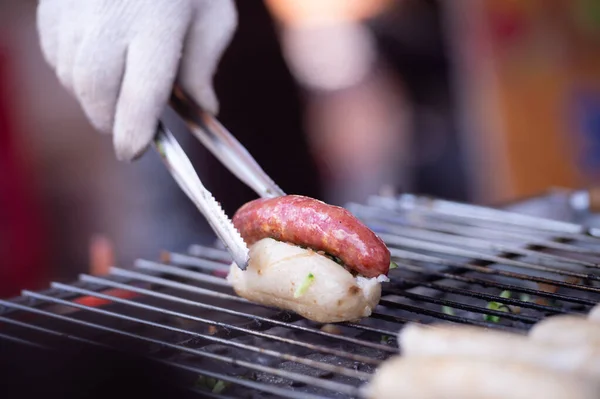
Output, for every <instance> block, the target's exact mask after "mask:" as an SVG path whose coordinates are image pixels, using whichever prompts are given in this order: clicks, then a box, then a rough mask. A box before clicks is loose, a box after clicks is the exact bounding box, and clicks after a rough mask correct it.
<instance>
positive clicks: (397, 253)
mask: <svg viewBox="0 0 600 399" xmlns="http://www.w3.org/2000/svg"><path fill="white" fill-rule="evenodd" d="M413 244H414V245H415V246H420V247H423V248H422V249H425V250H428V249H429V250H431V249H434V248H437V247H438V246H437V245H433V246H428V245H421V244H419V243H418V241H416V242H415V243H413ZM452 250H453V249H452V248H450V247H448V252H451V251H452ZM390 252H391V254H392V257H394V258H398V259H404V260H407V259H408V260H414V261H417V262H425V263H433V264H437V265H442V266H450V267H455V268H460V269H468V270H471V271H475V272H479V273H482V274H489V275H497V276H503V277H510V278H514V279H517V280H522V281H523V280H525V281H534V282H537V283H544V284H548V285H555V286H559V287H566V288H571V289H574V290H579V291H589V292H595V293H600V289H599V288H595V287H588V286H583V285H578V284H572V283H567V282H564V281H560V280H554V279H549V278H544V277H536V276H531V275H528V274H522V273H513V272H507V271H504V270H496V269H491V268H489V267H484V266H478V265H475V264H472V263H459V262H454V261H449V260H446V259H443V258H436V257H433V256H429V255H423V254H420V253H416V252H409V251H403V250H398V249H396V248H391V249H390ZM456 252H459V251H458V250H457V251H456ZM454 255H458V254H457V253H455V254H454ZM462 255H463V256H466V254H465V253H462ZM487 258H488V259H487V260H488V261H489V262H493V263H505V260H504V259H502V258H500V257H497V256H489V257H487ZM513 266H514V264H513Z"/></svg>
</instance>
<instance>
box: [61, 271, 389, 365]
mask: <svg viewBox="0 0 600 399" xmlns="http://www.w3.org/2000/svg"><path fill="white" fill-rule="evenodd" d="M80 278H81V280H82V281H88V282H95V283H98V284H103V285H104V286H106V287H114V288H121V289H124V290H128V291H132V292H137V293H139V294H143V295H147V296H151V297H155V298H161V299H164V300H167V301H173V302H178V303H181V304H186V305H190V306H195V307H199V308H203V309H207V310H216V311H219V312H223V313H225V311H226V310H228V309H227V308H220V307H218V306H212V305H206V304H203V303H201V302H194V301H190V300H188V299H183V298H178V297H175V296H172V295H166V294H162V293H159V292H156V291H150V290H146V289H143V288H137V287H135V286H132V285H128V284H120V283H115V282H113V281H110V280H108V279H103V278H97V277H92V276H87V275H82V276H81V277H80ZM54 285H56V286H57V288H61V289H64V290H68V291H72V292H79V293H82V294H85V295H90V296H92V295H93V296H98V297H104V298H105V299H109V300H111V301H114V302H119V303H126V304H128V305H131V306H140V307H147V306H146V305H141V304H138V303H136V302H133V301H126V300H120V299H118V298H117V299H115V297H112V296H108V295H102V294H99V293H96V292H93V291H89V290H82V289H79V288H75V287H72V286H64V285H63V284H60V286H59V285H58V284H56V283H55V284H54ZM147 308H153V307H147ZM154 309H156V310H158V311H162V309H157V308H154ZM154 309H153V310H154ZM235 314H236V315H239V316H242V315H243V316H245V317H248V318H251V319H257V320H261V321H264V322H266V323H270V322H271V320H269V319H266V318H264V317H258V318H257V316H253V315H249V314H245V313H241V312H235ZM178 317H182V318H188V319H190V320H194V321H200V320H202V319H200V318H196V317H193V316H189V315H178ZM202 322H203V323H207V324H210V325H215V326H221V327H223V328H226V329H228V330H235V331H242V332H245V333H247V334H250V335H256V336H258V337H263V338H268V339H272V340H275V341H280V342H284V343H287V344H290V345H297V346H302V347H305V348H307V349H311V350H314V351H318V352H322V353H328V354H331V355H335V356H340V357H346V358H348V359H351V360H354V361H357V362H363V363H368V364H374V365H377V364H379V363H380V361H378V360H376V359H372V358H369V357H365V356H359V355H354V354H351V353H347V352H343V351H338V350H335V349H331V348H328V347H324V346H321V345H313V344H309V343H305V342H301V341H296V340H291V339H287V338H283V337H277V336H274V335H271V334H266V333H262V332H260V331H254V330H250V329H247V328H243V327H237V326H234V325H231V324H228V323H222V322H218V321H215V320H205V321H202ZM281 324H286V323H283V322H282V323H281ZM385 348H386V349H387V350H390V352H394V351H395V350H394V349H393V348H389V347H385Z"/></svg>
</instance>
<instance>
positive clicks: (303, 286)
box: [294, 273, 315, 298]
mask: <svg viewBox="0 0 600 399" xmlns="http://www.w3.org/2000/svg"><path fill="white" fill-rule="evenodd" d="M314 281H315V276H314V275H313V274H312V273H308V276H306V278H305V279H304V281H303V282H302V284H300V286H299V287H298V288H296V292H294V298H300V297H301V296H302V295H304V294H305V293H306V291H307V290H308V288H309V287H310V285H311V284H312V283H313V282H314Z"/></svg>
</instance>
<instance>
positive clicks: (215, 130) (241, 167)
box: [170, 86, 285, 198]
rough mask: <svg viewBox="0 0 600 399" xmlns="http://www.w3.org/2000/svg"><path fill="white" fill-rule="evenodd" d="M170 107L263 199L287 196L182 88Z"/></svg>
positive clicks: (207, 146)
mask: <svg viewBox="0 0 600 399" xmlns="http://www.w3.org/2000/svg"><path fill="white" fill-rule="evenodd" d="M170 106H171V108H172V109H173V110H174V111H175V112H177V113H178V114H179V116H180V117H181V118H182V119H183V120H184V121H185V122H186V123H187V125H188V127H189V129H190V130H191V132H192V134H193V135H194V136H195V137H196V138H197V139H198V140H200V141H201V142H202V144H204V145H205V146H206V148H208V149H209V151H210V152H211V153H212V154H213V155H215V156H216V157H217V158H218V159H219V160H220V161H221V163H223V165H225V167H227V169H229V170H230V171H231V172H232V173H233V174H234V175H235V176H237V178H238V179H240V180H241V181H243V182H244V183H245V184H246V185H248V186H249V187H250V188H251V189H253V190H254V191H255V192H256V193H257V194H258V195H259V196H260V197H262V198H273V197H279V196H283V195H285V192H283V190H282V189H281V188H279V186H278V185H277V184H275V182H274V181H273V180H272V179H271V178H270V177H269V176H268V175H267V174H266V173H265V171H264V170H263V169H262V168H261V167H260V166H259V165H258V163H257V162H256V161H255V160H254V158H253V157H252V155H250V153H249V152H248V150H246V148H244V146H243V145H242V144H241V143H240V142H239V141H238V140H236V138H235V137H233V135H232V134H231V133H229V131H227V129H226V128H225V127H224V126H223V125H221V123H219V121H217V120H216V119H215V118H214V117H213V116H211V115H210V114H209V113H207V112H205V111H204V110H203V109H202V108H201V107H200V106H198V104H196V103H195V101H194V100H193V99H192V98H191V97H190V96H188V95H187V94H186V93H185V91H184V90H183V89H182V88H181V87H179V86H175V87H174V90H173V94H172V96H171V101H170Z"/></svg>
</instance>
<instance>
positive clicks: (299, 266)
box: [227, 238, 386, 323]
mask: <svg viewBox="0 0 600 399" xmlns="http://www.w3.org/2000/svg"><path fill="white" fill-rule="evenodd" d="M383 279H386V277H385V276H380V277H377V278H366V277H362V276H356V277H355V276H353V275H352V274H351V273H350V272H349V271H348V270H346V269H345V268H343V267H340V265H339V264H337V263H336V262H334V261H333V260H331V259H330V258H328V257H326V256H323V255H321V254H319V253H317V252H315V251H313V250H311V249H305V248H300V247H298V246H296V245H292V244H288V243H285V242H280V241H276V240H274V239H272V238H263V239H261V240H259V241H257V242H256V243H254V244H253V245H252V246H251V247H250V262H249V263H248V267H247V269H246V270H244V271H242V270H240V269H239V268H238V267H237V265H236V264H235V263H233V264H232V265H231V267H230V272H229V275H228V277H227V280H228V281H229V282H230V283H231V285H232V286H233V289H234V290H235V292H236V293H237V294H238V295H239V296H241V297H243V298H246V299H248V300H249V301H252V302H255V303H260V304H263V305H266V306H273V307H277V308H281V309H287V310H291V311H294V312H296V313H298V314H299V315H301V316H303V317H305V318H307V319H310V320H313V321H316V322H320V323H335V322H341V321H351V320H359V319H361V318H363V317H368V316H370V315H371V312H372V310H373V308H375V306H377V303H378V302H379V299H380V297H381V284H380V282H381V281H382V280H383Z"/></svg>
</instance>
